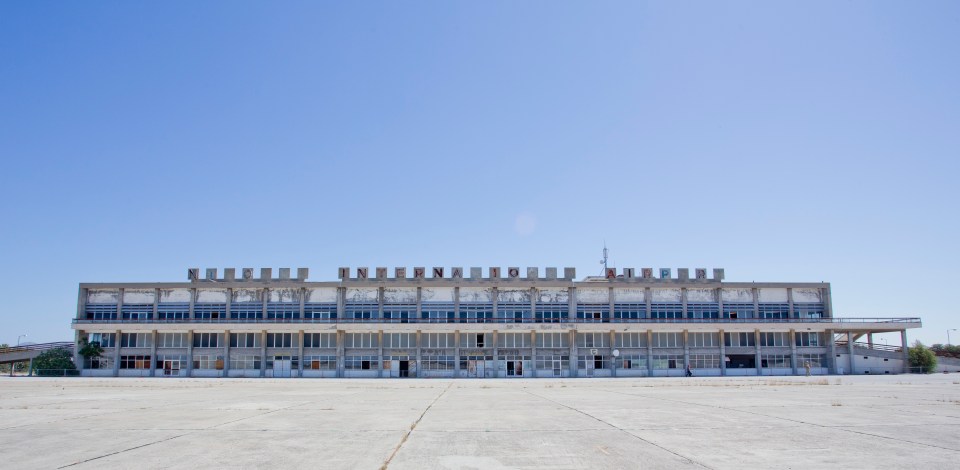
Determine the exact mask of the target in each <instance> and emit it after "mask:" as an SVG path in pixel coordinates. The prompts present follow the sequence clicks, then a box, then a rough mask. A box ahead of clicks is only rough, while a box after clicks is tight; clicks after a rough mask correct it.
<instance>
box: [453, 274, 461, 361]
mask: <svg viewBox="0 0 960 470" xmlns="http://www.w3.org/2000/svg"><path fill="white" fill-rule="evenodd" d="M455 289H456V290H458V291H459V290H460V288H459V287H456V288H455ZM458 295H459V293H458ZM459 307H460V306H459V302H458V303H456V304H454V307H453V308H454V309H455V310H457V309H459ZM455 315H456V316H457V318H460V314H459V312H458V313H456V314H455ZM453 354H454V356H456V358H455V360H454V361H453V377H454V378H459V377H460V330H455V331H454V332H453Z"/></svg>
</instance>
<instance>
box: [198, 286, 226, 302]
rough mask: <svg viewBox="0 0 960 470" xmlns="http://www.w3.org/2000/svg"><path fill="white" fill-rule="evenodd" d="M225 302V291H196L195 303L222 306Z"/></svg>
mask: <svg viewBox="0 0 960 470" xmlns="http://www.w3.org/2000/svg"><path fill="white" fill-rule="evenodd" d="M226 301H227V290H226V289H197V302H200V303H211V304H222V303H226Z"/></svg>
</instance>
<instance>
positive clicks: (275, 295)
mask: <svg viewBox="0 0 960 470" xmlns="http://www.w3.org/2000/svg"><path fill="white" fill-rule="evenodd" d="M270 302H283V303H293V302H300V289H270Z"/></svg>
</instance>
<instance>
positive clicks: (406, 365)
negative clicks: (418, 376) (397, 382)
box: [397, 361, 410, 377]
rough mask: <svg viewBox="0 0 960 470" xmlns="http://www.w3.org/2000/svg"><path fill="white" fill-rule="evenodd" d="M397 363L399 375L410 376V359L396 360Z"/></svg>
mask: <svg viewBox="0 0 960 470" xmlns="http://www.w3.org/2000/svg"><path fill="white" fill-rule="evenodd" d="M397 362H398V363H399V369H400V371H399V372H400V377H410V361H397Z"/></svg>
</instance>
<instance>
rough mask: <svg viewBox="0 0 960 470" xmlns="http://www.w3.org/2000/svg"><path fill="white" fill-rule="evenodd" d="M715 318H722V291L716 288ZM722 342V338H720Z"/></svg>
mask: <svg viewBox="0 0 960 470" xmlns="http://www.w3.org/2000/svg"><path fill="white" fill-rule="evenodd" d="M717 318H723V289H721V288H719V287H718V288H717ZM720 340H721V342H723V338H722V337H721V338H720Z"/></svg>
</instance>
